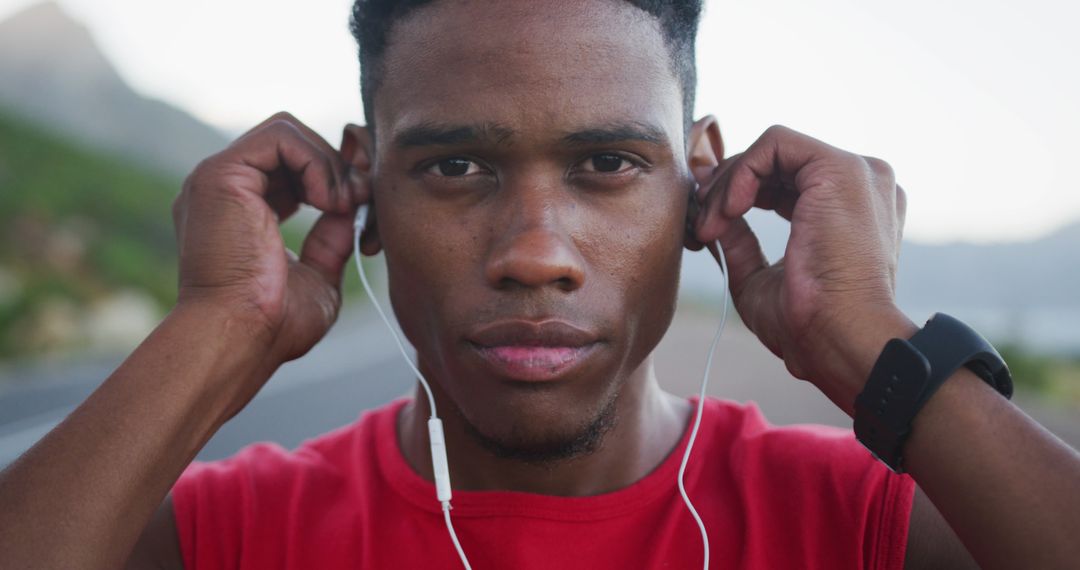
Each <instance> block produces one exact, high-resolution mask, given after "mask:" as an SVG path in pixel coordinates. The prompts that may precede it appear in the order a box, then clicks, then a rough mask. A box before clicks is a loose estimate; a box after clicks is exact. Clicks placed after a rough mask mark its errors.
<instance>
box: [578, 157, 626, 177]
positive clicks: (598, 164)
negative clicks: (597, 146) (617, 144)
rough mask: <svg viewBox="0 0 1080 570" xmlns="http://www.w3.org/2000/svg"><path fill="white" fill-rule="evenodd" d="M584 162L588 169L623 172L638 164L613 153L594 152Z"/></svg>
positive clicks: (603, 171) (592, 170)
mask: <svg viewBox="0 0 1080 570" xmlns="http://www.w3.org/2000/svg"><path fill="white" fill-rule="evenodd" d="M582 164H583V165H584V167H585V170H586V171H589V172H601V173H615V172H622V171H625V170H629V169H630V168H633V167H634V166H636V165H635V164H634V163H633V162H631V161H630V160H629V159H627V158H626V157H624V156H621V155H618V154H612V153H604V154H594V155H593V156H590V157H589V158H588V159H586V160H585V162H584V163H582Z"/></svg>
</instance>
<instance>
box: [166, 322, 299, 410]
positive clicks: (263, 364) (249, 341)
mask: <svg viewBox="0 0 1080 570" xmlns="http://www.w3.org/2000/svg"><path fill="white" fill-rule="evenodd" d="M155 334H161V335H162V336H163V337H165V338H167V339H170V346H172V347H173V348H174V353H175V354H176V355H177V357H178V360H179V359H182V360H183V364H184V365H188V366H190V370H189V372H190V374H189V379H190V381H191V382H193V383H195V385H196V386H195V387H196V388H198V389H200V390H201V391H203V392H204V394H205V398H206V400H207V404H208V405H211V406H212V407H214V408H220V414H221V416H222V417H221V419H220V421H219V424H220V423H224V422H225V421H227V420H228V419H229V418H231V417H232V416H234V415H235V414H236V413H237V412H239V411H240V409H242V408H243V407H244V406H245V405H246V404H247V402H249V401H250V400H251V398H252V397H254V395H255V393H256V392H258V390H259V389H260V388H261V387H262V386H263V384H265V383H266V381H267V380H268V379H269V378H270V376H271V375H273V373H274V371H275V370H276V369H277V367H278V365H279V364H280V363H278V362H277V361H275V360H274V359H272V358H268V357H267V356H268V355H269V353H270V347H271V346H272V343H273V335H272V333H271V332H270V331H269V329H268V328H266V327H265V326H264V325H263V324H262V323H260V322H257V321H255V320H252V319H249V318H245V317H243V316H241V315H237V314H236V312H235V311H232V310H228V309H224V308H222V307H220V306H219V305H216V304H213V303H207V302H198V301H196V302H186V303H183V304H178V305H177V306H176V307H174V308H173V310H172V311H171V312H170V313H169V314H168V316H166V318H165V320H164V321H163V322H162V323H161V325H160V326H159V330H158V331H155Z"/></svg>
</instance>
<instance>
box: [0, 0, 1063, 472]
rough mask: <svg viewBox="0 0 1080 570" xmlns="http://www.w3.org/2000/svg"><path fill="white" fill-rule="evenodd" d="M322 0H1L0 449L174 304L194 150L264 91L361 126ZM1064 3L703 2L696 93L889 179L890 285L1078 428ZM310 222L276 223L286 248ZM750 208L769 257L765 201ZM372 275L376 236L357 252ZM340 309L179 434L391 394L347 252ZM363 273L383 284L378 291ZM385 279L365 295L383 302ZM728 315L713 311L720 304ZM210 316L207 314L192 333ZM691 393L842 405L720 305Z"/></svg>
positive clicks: (332, 127) (344, 52) (320, 125)
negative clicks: (893, 247)
mask: <svg viewBox="0 0 1080 570" xmlns="http://www.w3.org/2000/svg"><path fill="white" fill-rule="evenodd" d="M350 4H351V2H350V1H349V0H320V1H317V2H305V3H299V2H287V1H284V0H274V1H265V0H225V1H213V2H211V1H209V0H194V1H190V2H185V3H182V4H175V3H170V4H168V5H166V4H165V3H162V2H156V1H150V2H147V1H137V0H61V1H59V2H52V1H50V2H35V1H28V0H0V466H2V465H4V464H6V463H8V462H9V461H11V460H12V459H14V458H15V457H17V456H18V454H19V453H21V452H22V451H23V450H25V449H26V448H27V447H29V446H30V445H32V444H33V442H34V441H36V440H37V439H38V438H40V437H41V436H42V435H44V434H45V433H46V432H47V431H48V430H49V429H51V428H52V427H53V426H55V425H56V423H57V422H59V421H60V420H62V419H63V418H64V417H65V415H66V414H67V413H68V412H70V410H71V409H72V408H73V407H74V406H76V405H78V403H79V402H81V401H82V400H83V399H84V398H85V397H86V396H87V395H88V394H89V393H90V392H91V391H92V390H93V389H94V388H95V387H96V386H97V385H98V384H100V382H101V381H102V380H104V379H105V378H106V377H107V376H108V375H109V374H110V373H111V371H112V370H113V369H114V368H115V367H116V366H117V365H118V364H119V363H120V362H121V361H122V360H123V358H124V356H125V355H126V354H128V353H129V352H130V351H131V350H132V349H133V348H134V347H135V346H136V345H137V344H138V343H139V342H140V341H141V340H142V339H143V338H144V337H145V336H146V334H147V333H148V332H149V331H150V330H152V329H153V327H154V326H155V325H156V324H157V323H158V322H159V321H160V319H161V318H162V316H163V315H164V314H165V313H166V312H167V311H168V310H169V308H170V307H171V306H172V303H173V302H174V301H175V295H176V266H175V264H176V256H175V251H174V237H173V230H172V220H171V217H170V213H169V208H170V205H171V202H172V199H173V198H174V196H175V194H176V193H177V192H178V190H179V186H180V182H181V181H182V179H183V177H184V176H185V175H186V174H187V173H188V172H190V170H191V169H192V168H193V167H194V165H195V164H196V163H197V162H198V161H199V160H200V159H202V158H203V157H205V156H208V155H210V154H212V153H214V152H217V151H218V150H220V149H222V148H223V147H224V146H225V145H226V144H228V142H229V141H230V140H232V139H233V138H235V137H236V136H237V135H239V134H240V133H242V132H244V131H245V130H247V129H248V128H250V127H252V126H254V125H255V124H257V123H258V122H260V121H262V120H263V119H265V118H266V117H267V116H269V115H271V114H273V113H274V112H276V111H279V110H287V111H290V112H292V113H293V114H294V115H296V116H297V117H298V118H299V119H300V120H302V121H304V122H306V123H307V124H309V125H311V126H312V127H313V128H315V130H316V131H318V132H319V133H320V134H322V135H323V136H324V137H325V138H326V139H327V140H328V141H329V142H330V143H331V144H333V145H334V146H335V147H336V146H338V144H339V143H340V133H341V128H342V127H343V126H344V124H345V123H347V122H355V123H363V111H362V107H361V103H360V96H359V69H358V66H357V60H356V48H355V44H354V42H353V40H352V38H351V36H350V35H349V32H348V26H347V24H348V14H349V8H350ZM1077 16H1080V9H1078V8H1077V6H1076V4H1074V3H1069V2H1051V1H1047V0H1033V1H1031V2H1026V3H1023V4H1019V3H1013V2H1005V1H1004V0H982V1H976V0H956V1H953V2H947V3H941V2H931V1H929V0H914V1H912V2H904V3H873V2H859V1H857V0H819V1H816V2H812V3H808V2H799V1H796V0H764V1H762V0H731V1H725V2H707V6H706V12H705V15H704V18H703V21H702V24H701V29H700V34H699V40H698V68H699V95H698V101H697V112H698V114H699V115H701V114H705V113H711V114H714V115H716V116H717V117H718V118H719V120H720V123H721V128H722V130H723V132H724V136H725V142H726V144H727V147H728V149H729V153H734V152H738V151H740V150H742V149H744V148H745V147H746V146H747V145H749V144H750V143H751V142H753V140H754V139H755V138H757V136H758V135H760V133H761V132H762V131H763V130H764V129H765V128H767V127H768V126H769V125H771V124H774V123H781V124H785V125H788V126H790V127H793V128H795V129H798V130H801V131H804V132H806V133H808V134H811V135H813V136H815V137H817V138H820V139H822V140H825V141H827V142H829V143H831V144H833V145H836V146H839V147H841V148H845V149H848V150H852V151H855V152H858V153H860V154H867V155H875V156H879V157H882V158H884V159H886V160H888V161H889V162H890V163H891V164H892V165H893V166H894V168H895V169H896V171H897V177H898V180H899V182H900V184H901V185H902V186H903V187H904V189H905V190H906V191H907V194H908V198H909V204H910V205H909V209H908V216H907V230H906V241H905V244H904V248H903V252H902V255H901V268H900V274H899V283H898V297H899V302H900V304H901V306H902V307H903V308H904V310H905V311H906V312H907V313H908V315H909V316H910V317H911V318H912V319H913V320H915V321H917V322H920V323H921V322H923V321H925V320H926V319H927V318H929V316H930V315H931V314H933V313H934V312H935V311H943V312H948V313H950V314H953V315H954V316H957V317H959V318H961V319H963V320H966V321H967V322H969V323H971V324H972V325H973V326H975V327H976V328H977V329H978V330H980V331H982V332H983V333H984V334H985V335H987V336H988V337H989V338H990V339H991V341H993V342H994V343H995V344H996V345H997V346H998V347H999V348H1000V349H1001V350H1002V353H1003V354H1004V356H1005V357H1006V360H1007V361H1008V363H1009V365H1010V367H1011V368H1012V370H1013V373H1014V377H1015V379H1016V381H1017V384H1018V394H1017V396H1016V401H1017V402H1018V403H1019V404H1020V405H1021V407H1023V408H1024V409H1025V410H1026V411H1027V412H1028V413H1029V414H1031V415H1033V416H1034V417H1036V418H1037V419H1038V420H1039V421H1041V422H1043V423H1044V425H1046V426H1047V427H1048V428H1050V429H1051V430H1052V431H1054V432H1055V433H1057V434H1058V435H1059V436H1060V437H1062V438H1063V439H1064V440H1065V441H1067V442H1069V443H1071V444H1072V445H1073V446H1074V447H1077V446H1080V192H1078V191H1077V190H1080V188H1078V187H1077V183H1076V177H1075V175H1074V174H1073V171H1072V167H1073V165H1074V164H1075V157H1076V156H1077V155H1078V154H1080V137H1077V136H1076V133H1077V132H1080V107H1078V106H1077V105H1076V103H1075V102H1076V101H1078V100H1080V73H1078V72H1077V68H1076V65H1075V61H1076V57H1077V55H1080V37H1078V36H1077V35H1076V34H1074V33H1072V31H1073V30H1072V29H1071V27H1072V26H1073V25H1074V23H1075V22H1076V21H1078V19H1077ZM312 221H313V216H312V215H311V213H310V212H306V211H301V212H300V214H299V215H297V216H296V217H295V218H294V219H292V220H290V221H288V222H287V223H286V224H285V226H284V228H283V232H284V233H285V235H286V240H287V241H288V242H289V243H290V244H291V245H292V247H293V248H294V249H295V248H296V247H297V245H298V244H299V241H300V239H302V236H303V235H304V232H305V231H306V229H307V227H308V226H309V225H310V223H311V222H312ZM751 224H752V225H753V227H754V228H755V230H756V231H757V232H758V233H759V234H760V237H761V239H762V241H763V244H764V246H765V249H766V251H767V253H768V254H769V255H770V258H771V259H773V260H776V259H777V258H779V257H780V256H781V255H782V254H783V248H784V244H785V240H786V237H787V225H786V223H785V222H784V221H783V220H782V219H780V218H779V217H778V216H776V215H775V214H772V213H770V212H754V213H753V214H752V217H751ZM365 267H366V268H367V269H368V270H369V271H370V272H371V273H370V274H371V275H372V276H373V278H374V281H375V282H377V283H378V282H382V275H381V273H380V270H381V267H382V260H381V258H374V259H371V260H368V261H366V262H365ZM350 272H351V273H350V274H349V277H348V279H347V283H346V289H347V291H348V292H349V297H348V298H347V300H346V307H345V310H344V313H343V315H342V317H341V320H340V322H339V323H338V324H337V325H336V326H335V328H334V330H333V331H331V333H330V335H329V336H328V338H327V339H325V340H324V341H323V342H322V343H320V345H319V346H317V347H316V349H315V350H313V351H312V353H310V354H308V355H307V356H305V357H304V358H302V359H300V360H298V361H296V362H293V363H290V364H288V365H286V366H285V367H283V368H282V369H281V370H280V371H279V373H278V374H277V375H276V377H275V378H274V379H273V380H272V381H271V382H270V383H269V384H268V386H267V388H266V389H264V390H263V392H261V393H260V395H259V396H258V397H257V398H256V400H255V401H254V402H253V403H252V404H251V405H250V406H249V408H248V409H246V410H245V411H244V412H243V413H241V414H240V415H239V416H238V417H237V418H235V419H234V420H233V421H232V422H230V423H229V424H227V425H226V426H225V428H224V429H223V430H222V431H221V432H220V433H219V434H218V436H216V437H215V438H214V440H213V441H211V443H210V444H209V445H208V446H207V448H206V449H205V450H204V451H203V453H202V454H201V455H200V457H201V458H203V459H212V458H217V457H223V456H225V455H228V454H231V453H232V452H234V451H235V450H236V449H237V448H238V447H239V446H241V445H244V444H246V443H248V442H250V441H255V440H264V439H270V440H275V441H278V442H280V443H282V444H283V445H285V446H287V447H288V446H294V445H296V444H297V443H299V442H300V441H302V440H303V439H305V438H308V437H311V436H313V435H316V434H318V433H321V432H323V431H326V430H328V429H330V428H333V427H335V426H338V425H342V424H345V423H348V422H350V421H352V420H354V419H355V418H356V417H357V415H358V414H359V413H361V411H362V410H364V409H368V408H371V407H374V406H377V405H379V404H381V403H383V402H386V401H388V400H390V399H392V398H395V397H399V396H401V395H403V394H406V393H407V392H408V391H409V390H410V388H411V386H412V382H411V381H410V378H409V375H408V374H407V369H406V367H405V365H404V363H402V362H400V357H399V356H397V355H396V351H395V350H394V347H393V341H392V340H391V338H390V337H389V336H388V334H387V333H386V331H385V330H383V329H381V328H380V327H381V326H382V325H381V323H378V322H377V321H374V320H373V318H372V315H373V313H372V311H371V310H370V305H369V304H368V302H367V301H366V300H365V299H364V298H363V297H362V296H361V295H359V294H358V292H359V287H358V283H357V279H356V276H355V272H354V270H353V269H350ZM718 286H719V272H718V270H717V268H716V265H715V263H714V262H713V261H712V260H711V258H709V257H708V256H707V255H703V254H690V253H687V255H686V258H685V263H684V269H683V278H682V294H681V297H680V312H679V315H678V316H677V317H676V320H675V323H674V325H673V327H672V329H671V331H670V333H669V334H668V336H667V338H665V340H664V342H663V343H662V345H661V347H660V348H659V349H658V354H657V359H658V374H659V377H660V378H661V380H662V382H663V383H664V384H665V385H666V386H667V387H668V388H669V389H671V390H672V391H674V392H676V393H679V394H685V395H689V394H691V393H694V392H695V391H696V389H697V384H698V382H699V381H700V374H701V370H702V367H703V365H704V360H705V351H706V349H707V347H708V343H709V340H710V339H711V336H712V333H713V329H714V327H715V326H716V322H717V319H718V317H719V312H720V308H719V305H718V303H719V299H720V291H719V290H718ZM380 294H383V295H384V294H385V291H380ZM384 300H385V299H384ZM732 315H733V316H735V315H734V313H732ZM208 334H212V332H208ZM710 392H711V393H712V394H714V395H717V396H720V397H725V398H731V399H735V400H739V401H754V402H756V403H757V404H758V405H759V406H761V407H762V409H763V410H764V411H765V414H766V416H767V417H769V418H770V419H771V420H772V421H773V422H774V423H779V424H787V423H798V422H817V423H827V424H833V425H839V426H844V427H850V419H849V418H847V417H846V416H844V415H843V414H842V413H841V412H839V411H838V410H836V409H835V407H834V406H833V405H832V404H831V403H829V402H828V401H827V400H825V398H824V397H823V396H821V395H820V394H818V393H817V392H816V390H814V389H813V388H812V387H811V386H810V385H809V384H807V383H805V382H800V381H796V380H794V379H792V378H791V377H790V376H789V375H788V374H787V372H786V370H785V369H784V366H783V364H782V362H780V361H779V360H778V359H777V358H775V357H774V356H773V355H772V354H770V353H769V352H767V351H766V350H765V349H764V348H762V347H761V346H760V344H759V343H758V342H757V341H756V339H755V338H754V337H753V336H752V335H751V334H749V333H748V332H747V331H746V330H745V328H743V327H742V326H741V325H740V324H739V323H738V322H737V316H735V318H733V319H732V321H731V323H730V325H729V328H728V329H727V330H726V332H725V337H724V340H723V341H722V342H721V348H720V349H719V351H718V355H717V365H716V366H715V367H714V371H713V377H712V379H711V386H710Z"/></svg>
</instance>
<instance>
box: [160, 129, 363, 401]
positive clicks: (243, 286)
mask: <svg viewBox="0 0 1080 570" xmlns="http://www.w3.org/2000/svg"><path fill="white" fill-rule="evenodd" d="M368 194H369V192H368V188H367V185H366V184H365V182H364V181H363V180H362V179H361V178H360V177H359V176H357V175H355V174H354V175H351V176H350V172H349V171H348V170H347V166H346V164H345V162H344V161H343V160H342V158H341V156H340V154H339V153H338V152H337V151H336V150H335V149H334V148H333V147H331V146H330V144H328V143H327V142H326V141H325V140H324V139H323V138H322V137H320V136H319V135H318V134H316V133H315V132H314V131H312V130H311V129H310V128H308V127H307V126H305V125H304V124H303V123H301V122H299V121H298V120H296V119H295V118H294V117H292V116H291V115H289V114H287V113H278V114H276V115H274V116H272V117H270V118H269V119H267V120H266V121H264V122H263V123H261V124H260V125H258V126H256V127H255V128H253V129H251V130H250V131H248V132H247V133H245V134H244V135H243V136H241V137H240V138H238V139H237V140H236V141H235V142H233V143H232V144H231V145H229V147H228V148H226V149H225V150H223V151H221V152H220V153H218V154H215V155H213V156H211V157H209V158H207V159H205V160H203V161H202V162H201V163H200V164H199V165H198V166H197V167H196V168H195V170H194V171H193V172H192V173H191V174H190V175H189V176H188V177H187V179H186V180H185V181H184V185H183V190H182V191H181V193H180V195H179V196H178V197H177V199H176V201H175V202H174V203H173V221H174V223H175V225H176V237H177V244H178V247H179V253H180V290H179V298H178V302H177V306H178V307H185V306H192V305H196V306H199V307H207V306H209V307H210V310H211V311H215V312H220V313H222V314H227V315H229V317H230V318H232V319H236V320H238V321H240V322H242V323H243V324H244V328H245V330H250V331H251V333H252V334H251V339H252V340H253V341H254V342H257V343H261V344H262V347H263V348H264V349H265V350H266V357H267V359H268V360H269V363H268V364H269V366H270V367H271V372H272V370H273V369H276V367H277V366H278V365H280V364H281V363H283V362H286V361H288V360H291V359H293V358H297V357H299V356H301V355H303V354H304V353H306V352H307V351H308V350H310V349H311V347H312V346H314V345H315V343H316V342H318V341H319V339H321V338H322V337H323V335H325V334H326V332H327V331H328V330H329V329H330V326H331V325H332V324H333V323H334V321H335V320H336V319H337V314H338V310H339V308H340V306H341V280H342V270H343V267H344V265H345V264H346V263H347V262H348V259H349V256H350V254H351V253H352V247H353V244H352V240H353V227H352V220H353V215H354V213H355V211H356V208H357V206H358V205H359V204H361V203H363V202H366V201H367V200H368ZM301 202H303V203H307V204H310V205H312V206H314V207H315V208H317V209H319V210H321V211H322V212H323V213H322V215H321V216H320V217H319V219H318V221H317V222H316V223H315V225H314V227H312V229H311V231H310V233H309V234H308V235H307V237H306V238H305V240H304V243H303V247H302V249H301V252H300V256H299V257H297V256H296V254H294V253H293V252H291V251H288V250H286V248H285V245H284V242H283V241H282V238H281V233H280V231H279V229H278V224H279V223H280V222H281V221H283V220H285V219H286V218H288V217H289V216H290V215H292V214H293V213H294V212H296V210H297V209H298V208H299V205H300V203H301ZM264 380H265V379H264Z"/></svg>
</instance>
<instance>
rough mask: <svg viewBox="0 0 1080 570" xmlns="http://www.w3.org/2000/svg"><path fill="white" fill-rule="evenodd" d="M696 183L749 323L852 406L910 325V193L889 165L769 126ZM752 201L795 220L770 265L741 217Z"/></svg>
mask: <svg viewBox="0 0 1080 570" xmlns="http://www.w3.org/2000/svg"><path fill="white" fill-rule="evenodd" d="M699 184H701V188H700V189H699V198H702V196H701V195H702V194H704V197H703V205H702V209H701V211H700V212H699V214H698V218H697V223H696V227H695V230H696V237H697V239H699V240H700V241H701V242H703V243H709V242H711V241H713V240H715V239H719V240H720V243H721V246H722V247H723V249H724V253H725V255H726V256H727V261H728V269H729V271H730V286H731V293H732V297H733V299H734V303H735V308H736V310H738V312H739V315H740V316H741V317H742V320H743V322H744V323H746V325H747V326H748V327H749V328H750V330H751V331H753V332H754V333H755V334H756V335H757V337H758V338H759V339H760V340H761V341H762V342H763V343H764V344H765V346H766V347H768V348H769V350H771V351H772V352H773V353H774V354H776V355H777V356H779V357H780V358H782V359H783V360H784V363H785V365H786V366H787V368H788V370H789V371H790V372H791V373H792V374H793V375H794V376H795V377H797V378H801V379H804V380H809V381H811V382H812V383H814V384H815V385H817V386H818V387H819V388H821V389H822V391H824V392H825V393H826V395H828V396H829V397H830V398H832V399H833V401H834V402H836V403H837V404H838V405H840V406H841V408H843V409H845V410H846V411H848V412H849V413H850V408H851V406H852V404H853V400H854V397H855V394H857V393H858V391H859V390H861V388H862V385H863V384H864V383H865V381H866V378H867V376H868V375H869V371H870V367H872V365H873V362H874V360H875V359H876V357H877V354H878V353H879V352H880V351H881V348H882V347H883V346H884V344H885V342H886V341H887V340H888V339H889V338H892V337H893V336H901V335H902V334H905V333H906V334H907V336H910V334H912V333H913V332H914V331H913V329H911V327H912V326H913V325H911V322H910V321H909V320H907V319H906V317H904V316H903V315H902V313H901V312H900V311H899V309H898V308H897V307H896V304H895V287H896V267H897V263H898V260H899V253H900V239H901V236H902V234H903V226H904V213H905V197H904V192H903V190H902V189H901V188H900V187H899V186H897V185H896V182H895V180H894V177H893V172H892V169H891V168H890V167H889V165H888V164H886V163H885V162H883V161H881V160H878V159H875V158H869V157H863V156H858V155H855V154H851V153H848V152H845V151H842V150H839V149H837V148H834V147H831V146H829V145H826V144H824V143H822V142H821V141H818V140H815V139H813V138H810V137H808V136H806V135H803V134H800V133H797V132H795V131H792V130H790V129H787V128H784V127H772V128H770V129H769V130H767V131H766V132H765V133H764V134H763V135H762V136H761V137H760V138H759V139H758V140H757V141H756V142H754V144H753V145H751V146H750V148H749V149H747V150H746V152H744V153H742V154H739V155H735V156H732V157H730V158H728V159H727V160H725V161H723V162H722V163H721V164H720V165H718V166H717V167H716V168H715V169H714V171H713V174H712V176H711V177H710V179H709V180H704V181H702V180H699ZM751 207H758V208H764V209H769V210H774V211H776V212H777V213H778V214H780V215H781V216H783V217H784V218H786V219H787V220H789V221H790V222H791V235H790V237H789V238H788V243H787V248H786V250H785V252H784V256H783V258H781V259H780V260H778V261H777V262H776V263H774V264H771V265H770V264H769V263H768V261H767V260H766V258H765V255H764V254H763V253H762V251H761V246H760V245H759V243H758V239H757V236H755V235H754V233H753V231H752V230H751V229H750V226H749V225H747V223H746V220H745V219H744V218H743V216H744V215H745V214H746V213H747V212H748V211H749V210H750V208H751Z"/></svg>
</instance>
